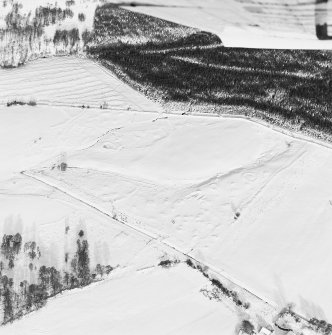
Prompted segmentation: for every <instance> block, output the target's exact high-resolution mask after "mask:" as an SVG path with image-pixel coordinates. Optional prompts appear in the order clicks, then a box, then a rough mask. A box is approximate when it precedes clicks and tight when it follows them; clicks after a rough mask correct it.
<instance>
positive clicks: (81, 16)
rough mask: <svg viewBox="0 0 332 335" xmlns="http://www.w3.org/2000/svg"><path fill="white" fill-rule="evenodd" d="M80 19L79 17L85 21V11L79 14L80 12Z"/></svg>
mask: <svg viewBox="0 0 332 335" xmlns="http://www.w3.org/2000/svg"><path fill="white" fill-rule="evenodd" d="M78 19H79V20H80V21H81V22H84V21H85V14H83V13H79V14H78Z"/></svg>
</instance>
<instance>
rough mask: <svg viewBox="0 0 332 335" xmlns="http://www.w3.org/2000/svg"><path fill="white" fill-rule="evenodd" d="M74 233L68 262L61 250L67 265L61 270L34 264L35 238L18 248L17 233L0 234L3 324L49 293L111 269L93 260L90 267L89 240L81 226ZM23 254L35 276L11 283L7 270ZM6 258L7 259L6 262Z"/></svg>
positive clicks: (83, 282) (42, 301)
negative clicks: (93, 263)
mask: <svg viewBox="0 0 332 335" xmlns="http://www.w3.org/2000/svg"><path fill="white" fill-rule="evenodd" d="M77 236H78V238H77V240H76V252H75V254H74V255H73V257H72V259H71V261H70V262H69V259H70V256H69V254H68V253H65V257H66V263H68V264H70V267H69V268H68V270H67V271H63V270H59V269H57V268H56V267H55V266H46V265H40V266H38V267H37V266H36V264H38V263H36V262H35V261H36V260H39V261H40V257H41V252H40V248H39V246H38V245H37V243H36V242H35V241H27V242H25V243H24V245H23V248H22V236H21V235H20V234H19V233H17V234H15V235H6V234H5V235H3V238H2V243H1V254H0V259H1V261H0V303H1V304H0V306H2V312H3V318H2V320H3V321H2V323H3V324H5V323H8V322H12V321H13V320H15V319H17V318H19V317H21V316H23V315H25V314H27V313H29V312H31V311H34V310H36V309H39V308H41V307H43V306H44V305H45V304H46V302H47V299H48V298H49V297H52V296H56V295H57V294H59V293H61V292H63V291H64V290H69V289H73V288H77V287H83V286H86V285H89V284H90V283H92V282H93V281H96V280H101V279H102V278H103V277H104V276H106V275H109V274H110V273H111V271H113V269H114V268H113V267H112V266H110V265H101V264H97V266H96V268H95V269H93V270H92V269H91V266H90V256H89V243H88V240H87V239H86V238H85V237H84V236H85V234H84V231H83V230H81V231H80V232H79V233H78V235H77ZM22 249H23V250H22ZM22 251H23V253H22ZM23 257H28V259H29V261H30V262H29V263H28V264H27V266H28V268H29V270H30V271H33V270H36V271H37V278H38V280H37V282H33V283H29V281H28V280H23V281H21V282H20V283H19V285H17V284H16V285H14V278H11V277H9V273H10V270H11V269H12V268H13V267H14V260H15V259H16V258H17V259H23ZM7 261H9V262H8V264H7V265H6V262H7ZM10 262H12V263H13V265H12V264H11V263H10ZM20 264H22V263H20ZM0 310H1V309H0Z"/></svg>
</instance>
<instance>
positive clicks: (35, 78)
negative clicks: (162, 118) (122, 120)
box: [0, 57, 158, 111]
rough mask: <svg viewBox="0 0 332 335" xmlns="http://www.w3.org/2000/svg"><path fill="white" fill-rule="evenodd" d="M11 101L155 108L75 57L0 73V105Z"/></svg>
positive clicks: (41, 60)
mask: <svg viewBox="0 0 332 335" xmlns="http://www.w3.org/2000/svg"><path fill="white" fill-rule="evenodd" d="M18 88H19V89H18ZM13 100H19V101H25V102H28V101H30V100H35V101H36V102H37V104H38V105H41V104H44V105H45V104H52V105H63V106H68V105H69V106H83V105H85V106H90V107H100V106H106V107H110V108H112V109H120V110H121V109H124V110H129V109H132V110H143V111H144V110H147V111H155V110H156V109H158V107H157V105H156V104H153V103H152V102H150V101H149V100H147V99H146V98H145V97H143V96H142V95H141V94H139V93H138V92H136V91H135V90H133V89H131V88H130V87H128V86H127V85H125V84H124V83H122V82H121V81H119V80H118V79H117V78H116V77H115V76H113V75H112V74H110V72H109V71H108V70H106V69H104V68H102V67H100V66H98V65H97V64H96V63H94V62H92V61H89V60H86V59H84V58H82V59H81V58H78V57H60V58H59V57H55V58H51V59H39V60H36V61H33V62H31V63H29V64H27V65H26V66H24V67H22V68H16V69H3V70H1V71H0V103H7V102H10V101H13Z"/></svg>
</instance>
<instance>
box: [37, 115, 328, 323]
mask: <svg viewBox="0 0 332 335" xmlns="http://www.w3.org/2000/svg"><path fill="white" fill-rule="evenodd" d="M154 120H155V117H154V115H151V120H150V121H146V120H144V121H139V117H137V118H136V120H135V124H136V126H135V127H133V124H129V125H127V126H123V128H121V129H120V130H114V131H111V132H110V133H108V134H107V135H105V136H104V137H103V138H101V139H100V140H99V141H98V143H96V144H95V145H93V146H91V147H88V148H86V149H85V150H80V151H78V152H77V153H72V154H68V155H67V163H68V164H69V167H70V169H69V170H68V171H67V172H66V173H60V172H57V171H55V170H51V171H50V170H49V169H46V170H43V172H42V173H38V172H36V173H35V174H34V175H35V176H36V177H37V178H41V179H42V180H43V181H46V182H49V183H50V184H51V185H57V186H59V187H60V188H61V189H63V190H66V191H69V192H71V193H73V194H75V195H76V196H77V197H81V198H82V199H84V200H85V201H88V202H89V201H91V202H93V203H98V204H99V205H100V206H102V208H104V209H105V211H108V212H110V213H113V211H115V212H116V213H124V214H125V215H126V217H127V219H128V220H129V222H131V223H134V224H138V225H139V226H140V227H144V229H146V230H148V231H151V232H152V233H154V234H157V235H160V236H161V237H162V238H163V241H165V242H167V243H169V244H170V245H174V246H176V247H177V248H179V249H180V250H182V251H184V252H189V253H190V254H191V255H193V256H194V257H195V258H197V259H199V260H201V261H204V262H205V263H206V264H209V265H211V266H212V267H214V268H217V269H221V270H224V271H226V273H228V274H230V275H231V277H233V278H234V279H236V280H237V281H239V282H241V283H243V284H244V286H245V287H247V288H249V289H251V290H252V291H253V292H255V293H257V294H258V295H261V296H262V297H265V298H266V299H268V300H269V301H272V302H274V303H276V304H278V305H279V306H280V307H282V306H283V305H285V304H286V303H287V302H296V304H297V308H298V310H299V311H300V312H302V313H303V314H305V315H308V316H311V315H316V316H318V317H324V316H326V317H329V318H331V314H330V312H329V311H331V310H332V309H331V308H332V306H331V304H330V300H329V298H328V295H326V286H325V284H324V283H326V282H329V281H330V280H331V276H332V273H331V271H330V266H329V265H330V264H331V262H332V259H331V258H330V257H329V254H330V253H329V252H328V251H329V248H330V246H329V245H330V244H329V236H330V225H329V223H328V222H329V221H330V220H331V216H332V208H331V204H330V200H331V194H330V189H331V185H329V176H330V175H331V168H330V166H331V159H332V155H331V151H330V149H327V148H323V147H319V146H317V145H314V144H309V143H306V142H303V141H299V140H294V139H293V138H290V137H287V136H285V135H281V134H277V133H274V132H272V131H271V130H268V129H265V128H263V127H262V126H258V125H254V124H252V123H250V122H248V121H241V120H234V119H233V120H227V119H225V120H220V119H211V118H207V119H206V118H203V117H202V118H199V117H186V116H184V117H183V116H182V117H175V116H169V117H168V118H167V119H159V120H157V121H155V122H153V121H154ZM83 180H84V183H83ZM96 185H98V187H96ZM317 259H320V260H324V264H323V265H322V264H321V263H320V262H317V261H315V260H317ZM258 273H259V276H258V275H257V274H258ZM313 278H315V280H313Z"/></svg>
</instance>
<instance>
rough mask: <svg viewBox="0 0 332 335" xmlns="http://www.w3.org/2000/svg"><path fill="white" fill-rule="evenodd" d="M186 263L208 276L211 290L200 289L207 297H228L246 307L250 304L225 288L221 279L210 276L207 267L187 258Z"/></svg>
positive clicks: (238, 304) (239, 305)
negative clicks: (211, 286)
mask: <svg viewBox="0 0 332 335" xmlns="http://www.w3.org/2000/svg"><path fill="white" fill-rule="evenodd" d="M186 264H187V265H188V266H190V267H191V268H193V269H195V270H198V271H200V272H201V273H202V274H203V276H204V277H206V278H208V279H209V280H210V282H211V284H212V285H213V288H212V291H209V290H205V289H203V290H201V291H202V292H203V293H204V294H205V295H206V296H207V297H208V298H209V299H215V300H221V299H222V297H228V298H230V299H232V300H233V302H234V303H235V304H236V305H237V306H238V307H241V308H244V309H248V308H249V307H250V304H249V303H248V302H244V301H242V299H241V298H240V297H239V294H238V293H237V292H235V291H233V290H230V289H229V288H227V287H226V286H225V285H224V284H223V283H222V282H221V281H219V280H218V279H216V278H211V277H210V276H209V274H208V271H207V270H208V269H207V268H206V267H203V266H201V265H200V264H194V262H193V261H192V260H191V259H190V258H188V259H187V260H186Z"/></svg>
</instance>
